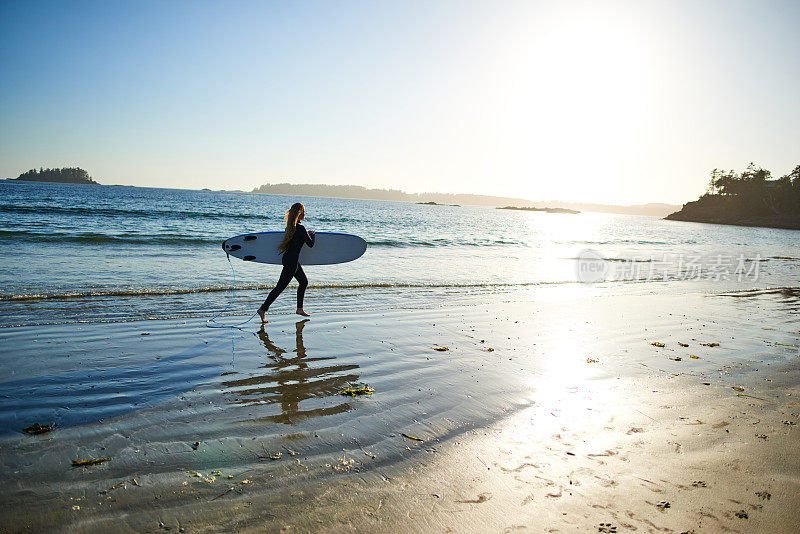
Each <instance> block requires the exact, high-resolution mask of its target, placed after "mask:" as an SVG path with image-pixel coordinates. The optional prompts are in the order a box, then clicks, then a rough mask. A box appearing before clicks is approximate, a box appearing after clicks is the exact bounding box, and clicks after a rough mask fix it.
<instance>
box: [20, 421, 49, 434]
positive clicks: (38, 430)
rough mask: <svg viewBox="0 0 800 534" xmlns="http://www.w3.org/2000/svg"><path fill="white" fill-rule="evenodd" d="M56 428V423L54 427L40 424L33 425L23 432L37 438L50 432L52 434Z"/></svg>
mask: <svg viewBox="0 0 800 534" xmlns="http://www.w3.org/2000/svg"><path fill="white" fill-rule="evenodd" d="M55 427H56V425H55V423H53V424H52V425H40V424H39V423H33V424H32V425H31V426H29V427H27V428H23V429H22V431H23V432H27V433H28V434H33V435H35V436H36V435H39V434H47V433H48V432H52V431H53V429H54V428H55Z"/></svg>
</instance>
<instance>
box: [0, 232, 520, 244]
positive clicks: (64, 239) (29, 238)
mask: <svg viewBox="0 0 800 534" xmlns="http://www.w3.org/2000/svg"><path fill="white" fill-rule="evenodd" d="M229 237H231V236H202V235H197V234H194V235H191V234H169V233H163V234H136V233H131V234H110V233H100V232H75V233H57V232H42V231H38V232H34V231H19V230H0V240H9V241H24V242H35V243H84V244H95V245H114V244H120V245H213V246H215V247H216V246H219V245H220V244H221V243H222V242H223V241H224V240H225V239H228V238H229ZM367 245H368V246H371V247H388V248H415V247H449V246H468V247H473V246H474V247H484V246H504V245H517V246H520V245H524V243H523V242H521V241H509V240H491V239H455V240H454V239H429V240H425V239H413V238H409V239H368V240H367Z"/></svg>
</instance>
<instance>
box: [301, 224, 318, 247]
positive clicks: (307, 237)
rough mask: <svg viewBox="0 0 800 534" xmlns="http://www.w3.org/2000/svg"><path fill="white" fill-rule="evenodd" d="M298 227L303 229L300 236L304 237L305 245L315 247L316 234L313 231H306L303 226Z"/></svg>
mask: <svg viewBox="0 0 800 534" xmlns="http://www.w3.org/2000/svg"><path fill="white" fill-rule="evenodd" d="M298 226H299V227H300V228H302V229H303V233H302V234H300V235H302V236H303V242H305V244H306V245H308V246H309V247H313V246H314V232H313V231H311V232H309V231H308V230H306V227H305V226H302V225H298Z"/></svg>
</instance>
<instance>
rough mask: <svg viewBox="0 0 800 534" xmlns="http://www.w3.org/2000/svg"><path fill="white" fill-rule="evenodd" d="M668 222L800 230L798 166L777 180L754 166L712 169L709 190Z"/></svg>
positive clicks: (799, 174) (687, 204) (799, 179)
mask: <svg viewBox="0 0 800 534" xmlns="http://www.w3.org/2000/svg"><path fill="white" fill-rule="evenodd" d="M667 219H671V220H677V221H694V222H710V223H718V224H738V225H743V226H771V227H776V228H796V229H800V165H798V166H796V167H795V168H794V170H792V171H791V172H790V173H789V174H787V175H785V176H781V177H780V178H778V179H777V180H775V179H773V178H772V173H771V172H770V171H768V170H766V169H762V168H760V167H756V166H755V165H754V164H753V163H751V164H750V165H748V167H747V169H745V170H744V171H742V172H740V173H737V172H736V171H733V170H731V171H723V170H720V169H714V170H713V171H711V176H710V179H709V182H708V190H707V191H706V193H705V194H704V195H703V196H701V197H700V198H699V199H698V200H696V201H694V202H688V203H686V204H684V205H683V208H682V209H681V210H680V211H678V212H676V213H673V214H671V215H668V216H667Z"/></svg>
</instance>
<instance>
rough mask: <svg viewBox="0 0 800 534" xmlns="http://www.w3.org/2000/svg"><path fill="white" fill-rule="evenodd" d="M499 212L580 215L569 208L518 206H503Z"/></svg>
mask: <svg viewBox="0 0 800 534" xmlns="http://www.w3.org/2000/svg"><path fill="white" fill-rule="evenodd" d="M497 209H499V210H518V211H543V212H545V213H572V214H575V213H580V211H578V210H570V209H567V208H519V207H517V206H503V207H502V208H497Z"/></svg>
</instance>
